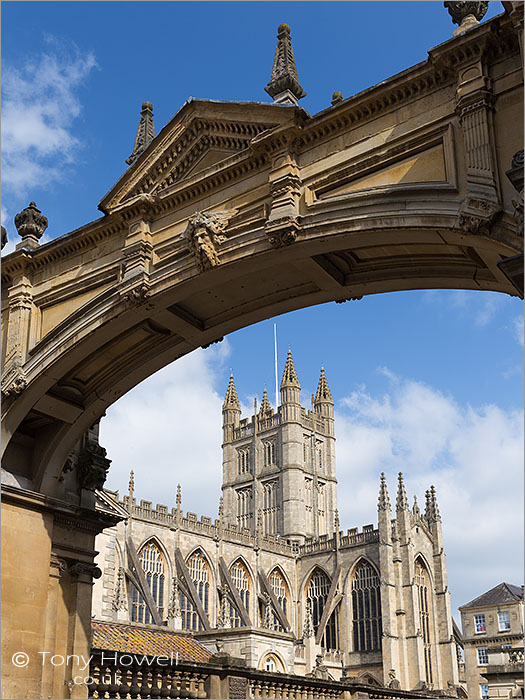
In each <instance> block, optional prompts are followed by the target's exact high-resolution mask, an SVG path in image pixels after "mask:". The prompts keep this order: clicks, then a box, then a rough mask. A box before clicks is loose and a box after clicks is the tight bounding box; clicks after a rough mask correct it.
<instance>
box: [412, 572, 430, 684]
mask: <svg viewBox="0 0 525 700" xmlns="http://www.w3.org/2000/svg"><path fill="white" fill-rule="evenodd" d="M415 584H416V587H417V601H418V609H419V628H420V630H421V634H422V636H423V653H424V655H425V674H426V682H427V683H432V641H431V640H432V636H431V633H432V622H431V620H432V618H431V613H430V592H431V590H432V589H431V586H430V576H429V574H428V571H427V568H426V566H425V565H424V564H423V562H422V561H421V559H416V563H415Z"/></svg>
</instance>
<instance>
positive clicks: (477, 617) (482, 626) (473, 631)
mask: <svg viewBox="0 0 525 700" xmlns="http://www.w3.org/2000/svg"><path fill="white" fill-rule="evenodd" d="M459 610H460V612H461V627H462V630H463V645H464V654H465V674H466V681H467V692H468V697H469V698H509V697H513V698H522V697H523V696H524V695H523V587H519V586H514V585H512V584H510V583H500V584H499V585H497V586H494V588H491V589H490V591H487V592H486V593H483V594H482V595H480V596H478V597H477V598H475V599H474V600H471V601H470V602H469V603H466V604H465V605H462V606H461V607H460V608H459Z"/></svg>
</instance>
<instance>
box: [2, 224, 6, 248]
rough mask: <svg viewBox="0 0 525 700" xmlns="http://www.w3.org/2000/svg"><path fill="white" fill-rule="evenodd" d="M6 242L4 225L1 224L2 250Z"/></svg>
mask: <svg viewBox="0 0 525 700" xmlns="http://www.w3.org/2000/svg"><path fill="white" fill-rule="evenodd" d="M6 243H7V231H6V230H5V227H4V226H2V250H3V249H4V246H5V245H6Z"/></svg>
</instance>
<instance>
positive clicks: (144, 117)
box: [126, 102, 155, 165]
mask: <svg viewBox="0 0 525 700" xmlns="http://www.w3.org/2000/svg"><path fill="white" fill-rule="evenodd" d="M154 138H155V124H154V123H153V105H152V104H151V102H143V103H142V111H141V113H140V120H139V126H138V129H137V135H136V136H135V144H134V145H133V153H132V154H131V155H130V157H129V158H128V159H127V160H126V163H127V164H128V165H131V164H132V163H134V162H135V161H136V160H137V158H138V157H139V156H140V154H141V153H142V151H145V150H146V148H147V147H148V146H149V145H150V143H151V142H152V141H153V139H154Z"/></svg>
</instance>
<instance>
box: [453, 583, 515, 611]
mask: <svg viewBox="0 0 525 700" xmlns="http://www.w3.org/2000/svg"><path fill="white" fill-rule="evenodd" d="M520 600H523V590H522V588H520V586H514V585H513V584H512V583H500V584H498V585H497V586H494V588H491V589H490V591H487V592H486V593H483V594H482V595H480V596H478V597H477V598H474V600H471V601H470V603H466V604H465V605H462V606H461V607H460V608H459V609H460V610H464V609H465V608H481V607H485V606H487V605H498V604H500V603H515V602H517V601H520Z"/></svg>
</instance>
